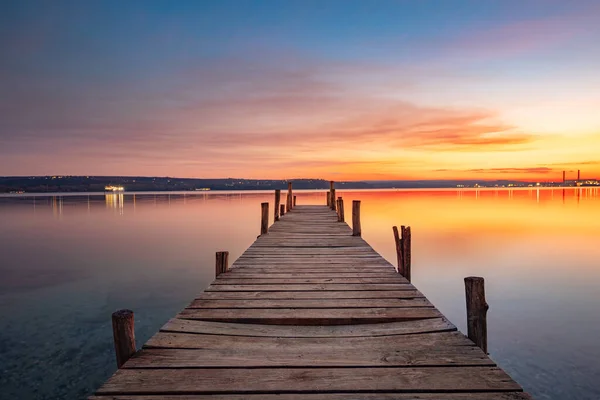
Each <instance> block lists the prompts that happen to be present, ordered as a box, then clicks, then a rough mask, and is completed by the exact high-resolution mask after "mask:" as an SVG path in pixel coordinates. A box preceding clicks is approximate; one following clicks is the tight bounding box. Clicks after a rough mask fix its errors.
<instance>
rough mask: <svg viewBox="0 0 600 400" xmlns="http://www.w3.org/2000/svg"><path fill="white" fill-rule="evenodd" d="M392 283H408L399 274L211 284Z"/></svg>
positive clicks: (271, 279) (220, 281) (225, 281)
mask: <svg viewBox="0 0 600 400" xmlns="http://www.w3.org/2000/svg"><path fill="white" fill-rule="evenodd" d="M381 283H385V284H392V283H398V284H403V283H408V281H407V280H406V279H405V278H403V277H402V276H401V275H398V274H397V275H396V276H390V277H385V278H263V279H260V278H254V279H248V278H244V277H240V278H233V277H230V278H227V279H220V278H218V279H215V280H214V281H213V283H212V284H213V285H292V284H293V285H299V284H330V285H346V284H372V285H376V284H381Z"/></svg>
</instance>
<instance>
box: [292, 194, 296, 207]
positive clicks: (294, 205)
mask: <svg viewBox="0 0 600 400" xmlns="http://www.w3.org/2000/svg"><path fill="white" fill-rule="evenodd" d="M292 207H296V195H294V203H293V204H292Z"/></svg>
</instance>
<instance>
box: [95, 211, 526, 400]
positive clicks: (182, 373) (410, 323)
mask: <svg viewBox="0 0 600 400" xmlns="http://www.w3.org/2000/svg"><path fill="white" fill-rule="evenodd" d="M159 398H162V399H170V400H192V399H194V400H201V399H208V398H219V399H234V400H235V399H265V400H271V399H286V400H289V399H306V400H316V399H323V400H326V399H327V400H334V399H405V400H406V399H429V400H433V399H439V400H450V399H453V400H475V399H481V400H500V399H502V400H508V399H513V400H516V399H530V397H529V396H528V395H527V394H525V393H522V389H521V387H520V386H519V385H518V384H517V383H516V382H514V381H513V380H512V379H511V378H510V377H509V376H508V375H507V374H506V373H505V372H504V371H503V370H502V369H500V368H499V367H498V366H496V364H495V363H494V362H493V361H492V360H491V359H490V358H489V357H488V356H486V355H485V354H484V352H483V351H482V350H481V349H480V348H479V347H476V346H475V345H474V343H473V342H472V341H470V340H469V339H467V338H466V337H465V336H464V335H463V334H461V333H460V332H458V331H457V329H456V328H455V327H454V325H452V324H451V323H450V322H449V321H448V320H447V319H446V318H444V316H443V315H442V314H441V313H440V312H439V311H438V310H437V309H436V308H435V307H434V306H433V305H432V304H431V303H430V302H429V301H428V300H427V298H425V297H424V296H423V294H422V293H421V292H419V291H418V290H417V289H416V288H415V287H414V286H413V285H412V284H410V283H409V282H408V281H407V280H406V279H405V278H404V277H402V276H401V275H400V274H398V273H397V272H396V270H395V268H394V267H393V266H392V265H391V264H390V263H389V262H387V261H386V260H385V259H383V258H382V257H381V256H380V255H379V254H378V253H376V252H375V251H374V250H373V249H372V248H371V247H370V246H369V244H368V243H366V242H365V241H364V240H363V239H362V238H361V237H359V236H352V230H351V229H350V228H349V226H348V225H347V224H346V223H343V222H338V219H337V216H336V213H335V211H332V210H331V209H329V208H328V207H326V206H297V207H295V208H293V210H292V211H291V212H289V213H287V214H285V216H283V217H281V219H280V220H279V221H277V222H276V223H275V224H273V225H272V226H271V227H270V228H269V233H268V234H266V235H262V236H260V237H259V238H258V239H257V240H256V241H255V242H254V243H253V244H252V246H250V247H249V248H248V249H247V250H246V252H245V253H244V254H243V255H242V256H241V257H240V258H239V259H238V260H237V261H235V263H233V265H232V266H231V268H230V269H229V270H228V271H227V272H225V273H222V274H220V275H219V276H218V277H217V278H216V279H215V281H214V282H213V283H212V284H211V285H210V286H209V287H208V288H207V289H206V290H205V291H204V292H203V293H201V294H200V295H199V297H198V298H197V299H195V300H194V301H192V303H191V304H190V305H189V306H188V307H187V308H185V309H184V310H183V311H181V312H180V313H179V314H178V315H177V316H176V317H175V318H173V319H172V320H170V321H169V322H168V323H167V324H166V325H165V326H163V327H162V329H161V330H160V332H158V333H157V334H156V335H154V336H153V337H152V338H151V339H150V340H149V341H148V342H147V343H146V344H145V345H144V347H143V348H142V349H141V350H140V351H138V352H137V353H136V354H135V355H134V356H133V357H132V358H130V359H129V360H128V361H127V362H126V363H125V364H124V365H123V367H122V368H121V369H119V370H118V371H117V372H116V373H115V374H114V375H113V376H112V377H111V378H110V379H109V380H108V381H107V382H106V383H105V384H104V385H103V386H102V387H101V388H100V389H98V391H97V393H96V396H94V397H92V399H94V400H107V399H119V400H150V399H159Z"/></svg>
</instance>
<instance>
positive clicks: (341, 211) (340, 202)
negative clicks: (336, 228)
mask: <svg viewBox="0 0 600 400" xmlns="http://www.w3.org/2000/svg"><path fill="white" fill-rule="evenodd" d="M337 215H338V222H345V221H346V218H345V217H344V199H342V198H341V197H338V199H337Z"/></svg>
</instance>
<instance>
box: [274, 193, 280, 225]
mask: <svg viewBox="0 0 600 400" xmlns="http://www.w3.org/2000/svg"><path fill="white" fill-rule="evenodd" d="M280 204H281V189H275V218H274V219H273V221H279V205H280Z"/></svg>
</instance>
